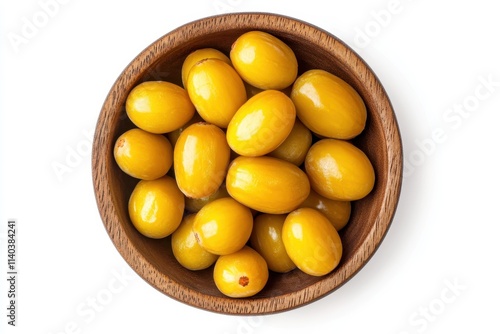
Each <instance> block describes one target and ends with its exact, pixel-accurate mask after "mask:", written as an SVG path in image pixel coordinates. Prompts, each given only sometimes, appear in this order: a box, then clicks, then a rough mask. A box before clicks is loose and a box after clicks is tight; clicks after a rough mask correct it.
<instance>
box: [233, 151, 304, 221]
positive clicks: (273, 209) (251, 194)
mask: <svg viewBox="0 0 500 334" xmlns="http://www.w3.org/2000/svg"><path fill="white" fill-rule="evenodd" d="M226 189H227V192H228V193H229V195H231V196H232V197H233V198H235V199H236V200H237V201H239V202H240V203H243V204H245V205H246V206H248V207H249V208H252V209H254V210H257V211H260V212H264V213H274V214H281V213H288V212H290V211H292V210H294V209H296V208H297V207H298V206H299V205H300V204H301V203H302V202H303V201H304V200H305V199H306V198H307V196H308V195H309V191H310V184H309V180H308V178H307V175H306V174H305V173H304V172H303V171H302V170H301V169H300V168H299V167H297V166H295V165H294V164H292V163H290V162H287V161H284V160H280V159H276V158H272V157H267V156H263V157H243V156H240V157H238V158H236V159H234V160H233V162H232V163H231V164H230V166H229V170H228V172H227V177H226Z"/></svg>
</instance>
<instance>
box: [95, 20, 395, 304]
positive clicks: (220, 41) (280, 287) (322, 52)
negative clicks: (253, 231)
mask: <svg viewBox="0 0 500 334" xmlns="http://www.w3.org/2000/svg"><path fill="white" fill-rule="evenodd" d="M251 30H261V31H265V32H269V33H271V34H273V35H274V36H276V37H278V38H280V39H282V40H283V41H284V42H285V43H287V44H288V45H289V46H290V47H291V48H292V49H293V50H294V52H295V54H296V56H297V59H298V64H299V74H300V73H303V72H304V71H306V70H309V69H313V68H319V69H323V70H326V71H329V72H331V73H333V74H335V75H337V76H339V77H341V78H342V79H343V80H345V81H346V82H348V83H349V84H350V85H352V86H353V87H354V88H355V89H356V90H357V91H358V92H359V94H360V95H361V97H362V98H363V100H364V102H365V104H366V107H367V112H368V119H367V123H366V128H365V130H364V131H363V132H362V133H361V134H360V135H359V136H358V137H356V138H355V139H354V140H353V142H354V143H355V144H356V145H357V146H358V147H359V148H361V149H362V150H363V151H364V152H365V153H366V155H367V156H368V157H369V158H370V160H371V162H372V164H373V166H374V169H375V173H376V183H375V186H374V188H373V190H372V192H371V193H370V194H369V195H368V196H366V197H365V198H363V199H361V200H359V201H355V202H353V203H352V214H351V219H350V221H349V223H348V224H347V225H346V226H345V227H344V228H343V229H342V230H341V231H340V233H339V234H340V237H341V239H342V243H343V247H344V250H343V255H342V259H341V261H340V263H339V265H338V266H337V267H336V268H335V269H334V270H333V271H332V272H331V273H329V274H328V275H325V276H322V277H314V276H309V275H307V274H304V273H302V272H300V271H299V270H297V269H296V270H293V271H291V272H288V273H286V274H276V273H272V272H271V273H270V276H269V281H268V283H267V284H266V286H265V287H264V289H263V290H262V291H261V292H259V293H258V294H257V295H255V296H253V297H250V298H243V299H233V298H229V297H225V296H224V295H222V294H221V293H220V292H219V291H218V290H217V287H216V286H215V283H214V281H213V278H212V274H213V268H212V267H210V268H208V269H205V270H202V271H197V272H194V271H189V270H188V269H185V268H183V267H182V266H181V265H180V264H179V263H178V262H177V261H176V260H175V258H174V256H173V254H172V250H171V247H170V237H167V238H165V239H161V240H152V239H148V238H146V237H144V236H142V235H141V234H140V233H139V232H138V231H137V230H135V228H134V227H133V225H132V223H131V222H130V219H129V216H128V212H127V202H128V198H129V196H130V193H131V192H132V190H133V187H134V185H135V184H136V183H137V182H138V180H137V179H133V178H131V177H129V176H127V175H125V174H124V173H123V172H121V170H120V169H119V168H118V166H117V165H116V163H115V161H114V160H113V145H114V142H115V140H116V138H118V136H119V135H120V134H122V133H123V132H124V131H126V130H127V129H130V128H132V127H133V124H132V123H131V122H130V121H129V120H128V118H127V117H126V114H125V109H124V106H125V101H126V98H127V94H128V93H129V92H130V91H131V90H132V88H133V87H135V86H136V85H137V84H139V83H141V82H143V81H146V80H166V81H170V82H174V83H177V84H179V85H182V83H181V67H182V62H183V60H184V58H185V57H186V56H187V55H188V54H189V53H190V52H192V51H194V50H196V49H200V48H207V47H210V48H216V49H218V50H220V51H222V52H224V53H225V54H229V51H230V48H231V45H232V43H233V42H234V41H235V40H236V38H237V37H238V36H240V35H241V34H242V33H244V32H247V31H251ZM92 171H93V182H94V188H95V195H96V200H97V206H98V208H99V212H100V215H101V218H102V221H103V223H104V227H105V229H106V230H107V232H108V234H109V236H110V238H111V240H112V242H113V244H114V246H115V247H116V248H117V250H118V251H119V253H120V254H121V256H122V257H123V258H124V259H125V260H126V261H127V263H128V264H129V265H130V266H131V267H132V269H133V270H134V271H135V272H136V273H137V274H138V275H140V276H141V277H142V278H143V279H144V280H145V281H147V282H148V283H149V284H151V285H152V286H153V287H155V288H156V289H158V290H159V291H161V292H162V293H164V294H166V295H168V296H170V297H172V298H174V299H176V300H179V301H181V302H184V303H186V304H189V305H192V306H194V307H198V308H201V309H205V310H209V311H213V312H218V313H225V314H268V313H274V312H279V311H284V310H289V309H292V308H296V307H299V306H302V305H304V304H308V303H310V302H312V301H314V300H317V299H318V298H321V297H323V296H325V295H327V294H329V293H331V292H332V291H334V290H336V289H337V288H339V287H340V286H341V285H343V284H344V283H345V282H346V281H348V280H349V279H350V278H352V277H353V275H355V274H356V273H357V272H358V271H359V270H360V269H361V268H362V267H363V266H364V264H365V263H366V262H367V261H368V260H369V259H370V258H371V256H372V255H373V253H374V252H375V251H376V250H377V248H378V246H379V245H380V243H381V241H382V240H383V238H384V236H385V235H386V233H387V230H388V228H389V226H390V224H391V222H392V219H393V216H394V213H395V210H396V206H397V202H398V198H399V194H400V190H401V181H402V145H401V138H400V133H399V129H398V125H397V121H396V118H395V115H394V111H393V108H392V105H391V103H390V100H389V98H388V96H387V94H386V92H385V90H384V88H383V86H382V85H381V83H380V82H379V80H378V78H377V77H376V75H375V74H374V73H373V72H372V70H371V69H370V68H369V66H368V65H367V64H366V63H365V62H364V61H363V60H362V59H361V58H360V57H359V56H358V55H357V54H356V53H355V52H354V51H353V50H352V49H351V48H349V47H348V46H347V45H346V44H344V43H343V42H342V41H341V40H339V39H338V38H336V37H335V36H333V35H332V34H330V33H328V32H326V31H324V30H322V29H319V28H318V27H315V26H313V25H310V24H308V23H305V22H303V21H300V20H297V19H293V18H290V17H285V16H281V15H276V14H265V13H236V14H227V15H218V16H212V17H207V18H203V19H200V20H197V21H194V22H191V23H188V24H186V25H183V26H181V27H179V28H177V29H175V30H173V31H171V32H169V33H167V34H166V35H164V36H163V37H161V38H159V39H158V40H157V41H155V42H153V43H152V44H151V45H150V46H148V47H147V48H146V49H145V50H144V51H143V52H141V53H140V54H139V55H138V56H137V57H136V58H135V59H134V60H133V61H132V62H131V63H130V64H129V65H128V66H127V67H126V68H125V69H124V71H123V73H122V74H121V75H120V76H119V77H118V79H117V80H116V82H115V83H114V85H113V86H112V87H111V90H110V92H109V95H108V96H107V98H106V100H105V101H104V104H103V107H102V110H101V113H100V115H99V118H98V121H97V125H96V129H95V135H94V143H93V151H92Z"/></svg>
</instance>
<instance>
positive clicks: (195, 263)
mask: <svg viewBox="0 0 500 334" xmlns="http://www.w3.org/2000/svg"><path fill="white" fill-rule="evenodd" d="M194 218H195V215H194V214H191V215H187V216H185V217H184V219H183V220H182V222H181V224H180V225H179V227H178V228H177V229H176V230H175V231H174V233H172V239H171V246H172V252H173V254H174V257H175V258H176V260H177V261H179V263H180V264H181V265H182V266H183V267H184V268H187V269H190V270H202V269H206V268H208V267H210V266H211V265H212V264H214V263H215V261H216V260H217V257H218V256H217V255H215V254H212V253H209V252H207V251H206V250H205V249H204V248H203V247H201V246H200V244H199V243H198V241H196V237H195V234H194V231H193V223H194Z"/></svg>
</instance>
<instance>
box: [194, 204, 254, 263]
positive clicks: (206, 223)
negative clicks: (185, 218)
mask: <svg viewBox="0 0 500 334" xmlns="http://www.w3.org/2000/svg"><path fill="white" fill-rule="evenodd" d="M252 227H253V216H252V212H251V211H250V209H249V208H247V207H246V206H244V205H243V204H241V203H238V202H237V201H236V200H234V199H233V198H231V197H224V198H219V199H217V200H215V201H213V202H210V203H208V204H207V205H205V206H204V207H203V208H201V210H200V211H198V213H197V214H196V217H195V220H194V225H193V231H194V233H195V236H196V239H197V240H198V242H199V243H200V245H201V246H202V247H203V248H204V249H206V250H207V251H209V252H210V253H213V254H217V255H226V254H231V253H234V252H236V251H238V250H240V249H241V248H242V247H243V246H245V244H246V243H247V241H248V239H249V238H250V234H251V233H252Z"/></svg>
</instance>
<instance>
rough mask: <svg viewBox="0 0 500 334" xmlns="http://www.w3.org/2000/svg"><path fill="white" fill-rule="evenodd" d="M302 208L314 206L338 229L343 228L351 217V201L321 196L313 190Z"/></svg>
mask: <svg viewBox="0 0 500 334" xmlns="http://www.w3.org/2000/svg"><path fill="white" fill-rule="evenodd" d="M300 207H301V208H313V209H316V210H318V211H319V212H321V213H322V214H324V215H325V216H326V218H328V220H329V221H330V223H332V224H333V227H335V229H336V230H337V231H340V230H341V229H343V228H344V227H345V226H346V225H347V223H348V222H349V218H350V217H351V202H350V201H337V200H334V199H329V198H326V197H324V196H321V195H320V194H318V193H317V192H315V191H314V190H311V192H310V193H309V196H308V197H307V199H306V200H305V201H304V202H303V203H302V204H301V205H300Z"/></svg>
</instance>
